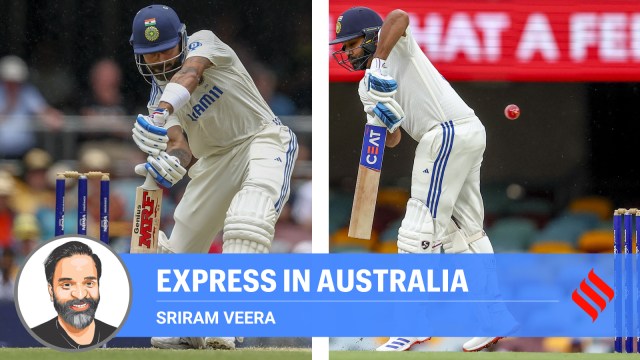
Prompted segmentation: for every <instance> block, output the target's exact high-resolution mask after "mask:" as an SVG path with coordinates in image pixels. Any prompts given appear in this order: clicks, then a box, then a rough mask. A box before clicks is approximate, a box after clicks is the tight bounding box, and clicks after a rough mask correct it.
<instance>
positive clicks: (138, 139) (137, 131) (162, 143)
mask: <svg viewBox="0 0 640 360" xmlns="http://www.w3.org/2000/svg"><path fill="white" fill-rule="evenodd" d="M131 132H132V133H133V135H132V137H133V141H134V142H135V143H136V145H138V148H140V150H142V151H143V152H145V153H147V154H149V155H151V156H158V155H160V152H161V151H164V150H166V149H167V143H168V142H169V137H168V136H167V129H165V128H162V127H159V126H155V125H153V124H152V123H151V119H150V118H149V117H148V116H144V115H138V118H137V119H136V122H135V123H134V124H133V129H132V130H131Z"/></svg>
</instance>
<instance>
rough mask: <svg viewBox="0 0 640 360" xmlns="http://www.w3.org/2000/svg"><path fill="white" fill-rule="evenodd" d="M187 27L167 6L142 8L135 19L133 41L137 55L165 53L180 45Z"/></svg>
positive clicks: (131, 41) (131, 40)
mask: <svg viewBox="0 0 640 360" xmlns="http://www.w3.org/2000/svg"><path fill="white" fill-rule="evenodd" d="M184 31H185V25H184V24H183V23H181V22H180V18H178V14H176V12H175V11H173V9H171V8H170V7H168V6H165V5H150V6H147V7H144V8H142V9H141V10H140V11H138V13H137V14H136V17H135V18H134V19H133V25H132V31H131V39H130V40H129V42H130V43H131V45H132V46H133V51H134V53H136V54H148V53H154V52H160V51H165V50H168V49H171V48H172V47H174V46H176V45H178V43H179V42H180V40H181V39H182V33H183V32H184Z"/></svg>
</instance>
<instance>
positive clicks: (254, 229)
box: [222, 187, 277, 254]
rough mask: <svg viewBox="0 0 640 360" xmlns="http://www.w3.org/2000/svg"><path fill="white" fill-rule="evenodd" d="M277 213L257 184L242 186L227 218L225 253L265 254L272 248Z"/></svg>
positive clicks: (223, 249) (224, 239) (232, 202)
mask: <svg viewBox="0 0 640 360" xmlns="http://www.w3.org/2000/svg"><path fill="white" fill-rule="evenodd" d="M276 220H277V214H276V210H275V206H274V205H273V200H271V198H270V197H269V196H267V195H265V193H264V192H263V191H262V190H260V189H258V188H254V187H249V188H244V189H242V190H240V191H239V192H238V193H237V194H236V196H235V197H234V198H233V200H232V201H231V206H229V210H228V211H227V218H226V219H225V221H224V235H223V236H222V241H223V245H222V252H223V253H243V254H266V253H268V252H269V250H270V249H271V241H272V240H273V232H274V226H275V224H276Z"/></svg>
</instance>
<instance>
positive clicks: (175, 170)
mask: <svg viewBox="0 0 640 360" xmlns="http://www.w3.org/2000/svg"><path fill="white" fill-rule="evenodd" d="M135 172H136V174H138V175H141V176H147V173H150V174H151V175H153V178H154V179H155V180H156V182H157V183H158V184H160V185H162V186H164V187H166V188H170V187H172V186H173V185H175V184H176V183H177V182H178V181H180V179H182V178H183V177H184V175H185V174H186V173H187V169H185V168H184V167H183V166H182V165H180V161H179V160H178V158H176V157H175V156H171V155H169V154H167V153H166V152H164V151H161V152H160V154H159V155H158V156H155V157H154V156H149V157H147V162H146V163H144V164H138V165H136V167H135Z"/></svg>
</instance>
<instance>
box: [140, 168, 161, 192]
mask: <svg viewBox="0 0 640 360" xmlns="http://www.w3.org/2000/svg"><path fill="white" fill-rule="evenodd" d="M142 188H143V189H145V190H158V189H160V187H159V186H158V183H157V182H156V180H155V179H154V178H153V175H151V173H149V172H147V177H146V179H145V180H144V184H142Z"/></svg>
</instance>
